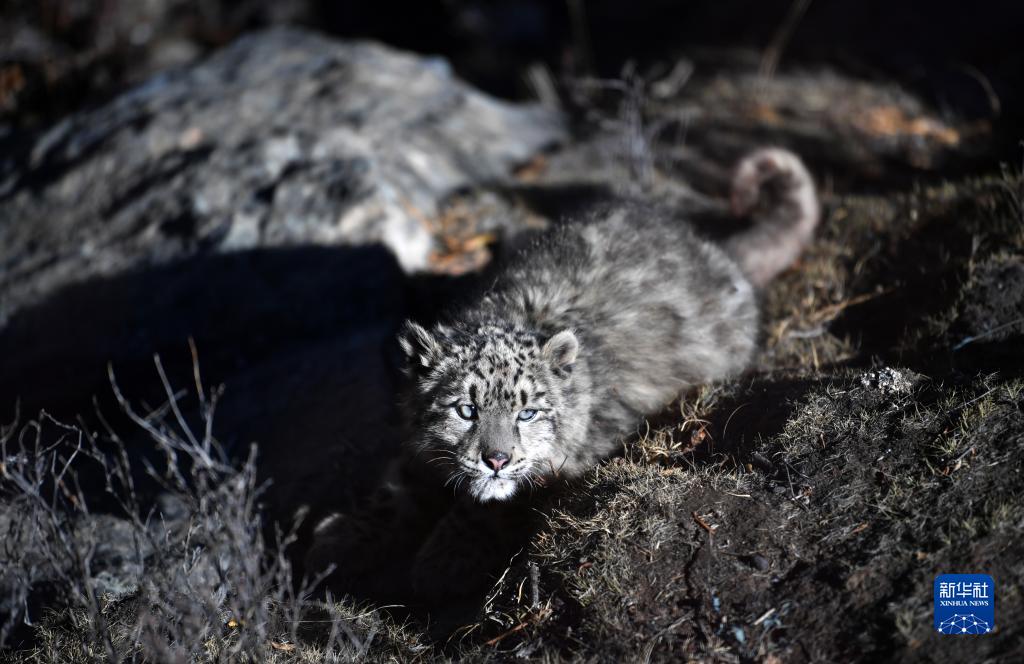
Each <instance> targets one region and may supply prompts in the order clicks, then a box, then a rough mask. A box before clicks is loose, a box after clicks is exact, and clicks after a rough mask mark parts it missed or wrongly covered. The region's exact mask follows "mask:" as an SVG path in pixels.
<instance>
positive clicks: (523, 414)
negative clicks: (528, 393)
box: [516, 408, 537, 422]
mask: <svg viewBox="0 0 1024 664" xmlns="http://www.w3.org/2000/svg"><path fill="white" fill-rule="evenodd" d="M516 417H517V418H518V419H519V421H520V422H529V421H530V420H532V419H533V418H535V417H537V411H535V410H533V409H531V408H524V409H523V410H521V411H519V415H517V416H516Z"/></svg>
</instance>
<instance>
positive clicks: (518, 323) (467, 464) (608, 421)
mask: <svg viewBox="0 0 1024 664" xmlns="http://www.w3.org/2000/svg"><path fill="white" fill-rule="evenodd" d="M733 201H734V204H735V205H736V206H737V208H738V209H739V211H750V212H752V213H753V214H754V216H755V219H754V220H755V222H758V223H755V224H754V225H753V227H752V228H751V230H750V231H747V232H746V233H744V234H741V235H740V236H737V237H734V238H732V239H731V240H729V241H728V242H727V243H725V244H724V245H722V246H718V245H715V244H712V243H710V242H708V241H705V240H703V239H701V238H700V237H698V236H697V235H696V234H695V233H694V232H693V230H692V229H691V228H690V227H689V226H688V225H687V224H685V223H683V222H681V221H680V220H678V219H676V218H674V217H673V216H672V215H670V214H666V213H665V212H663V211H659V210H656V209H654V208H651V207H648V206H643V205H637V204H628V205H618V206H614V207H609V208H605V209H602V210H599V211H597V212H595V213H593V214H591V215H590V216H589V217H587V218H585V219H582V220H579V221H576V222H572V223H565V224H562V225H559V226H557V227H555V228H554V229H552V230H551V231H549V232H547V233H546V234H544V235H543V236H541V237H540V238H539V239H537V240H536V241H535V242H534V243H533V244H532V245H531V246H530V247H528V248H527V249H525V250H524V251H523V252H522V253H521V254H520V255H519V256H517V257H516V258H515V259H514V260H513V261H512V262H511V263H510V265H508V266H507V267H506V268H505V269H504V270H502V271H501V273H500V275H499V277H498V278H497V280H496V282H495V283H494V284H493V286H492V287H491V288H490V289H489V290H488V291H487V292H486V293H484V294H483V295H482V296H481V297H480V298H479V299H478V300H477V301H476V302H475V303H474V304H472V305H471V306H468V307H466V308H464V309H463V310H461V311H459V312H457V313H456V314H455V315H454V316H452V317H451V318H450V319H449V320H446V321H443V322H442V323H440V324H438V325H435V326H434V327H433V328H431V329H429V330H428V329H425V328H423V327H421V326H419V325H417V324H415V323H408V324H407V327H406V330H405V332H404V333H403V335H402V337H401V339H400V342H401V345H402V348H403V350H404V352H405V354H406V356H407V360H408V374H409V376H410V378H411V379H412V384H413V389H412V391H411V396H410V399H409V401H408V406H407V410H408V411H409V415H410V420H411V422H410V423H411V425H412V427H411V430H412V437H411V444H412V446H413V449H414V451H415V452H416V453H417V454H418V455H419V456H420V457H421V458H423V459H425V460H427V461H429V462H430V463H432V464H433V465H435V466H436V467H439V468H440V469H442V471H443V472H444V475H445V476H446V478H447V481H448V482H450V483H452V484H453V485H455V486H456V487H457V488H460V487H464V488H466V489H467V490H468V492H469V494H470V495H472V496H473V497H475V498H476V499H478V500H480V501H489V500H504V499H508V498H510V497H511V496H512V495H513V494H515V493H516V491H517V490H518V489H519V488H520V487H523V486H525V485H529V484H536V483H545V482H547V481H549V480H550V479H551V478H552V477H553V476H564V477H573V476H576V475H579V474H580V473H581V472H583V471H584V470H585V469H587V468H589V467H591V466H592V465H594V464H595V463H596V462H597V461H598V460H600V459H602V458H604V457H606V456H607V455H609V454H610V453H612V452H614V451H615V449H616V448H617V447H618V446H619V445H620V444H621V441H622V437H623V436H624V435H628V434H630V433H631V432H633V431H635V429H636V427H637V425H638V423H639V422H640V421H641V419H642V417H643V416H644V415H647V414H650V413H652V412H655V411H657V410H658V409H660V408H662V407H663V406H664V405H665V404H666V403H668V402H669V401H671V400H672V399H673V398H674V397H675V396H676V395H678V394H679V392H680V391H682V390H685V389H687V388H689V387H691V386H694V385H699V384H702V383H708V382H712V381H717V380H721V379H724V378H728V377H730V376H733V375H736V374H737V373H739V372H741V371H742V370H743V369H744V368H745V367H746V366H747V365H748V364H749V362H750V358H751V356H752V354H753V352H754V350H755V347H756V339H757V329H758V309H757V301H756V291H755V286H760V285H763V284H764V283H766V282H767V281H768V279H770V278H771V277H772V276H774V275H775V274H776V273H777V272H779V271H780V270H781V269H783V268H784V267H785V266H786V265H788V264H790V263H791V262H792V261H793V260H794V259H795V258H796V256H797V255H798V253H799V250H800V248H802V247H803V246H804V244H805V243H806V242H807V240H808V239H809V237H810V234H811V231H812V230H813V228H814V226H815V224H816V223H817V219H818V203H817V199H816V197H815V195H814V188H813V184H812V182H811V180H810V176H809V175H808V174H807V171H806V169H804V167H803V165H802V164H801V163H800V161H799V159H797V158H796V157H795V156H794V155H792V154H790V153H788V152H785V151H782V150H777V149H770V150H762V151H759V152H756V153H754V154H753V155H751V156H750V157H748V158H747V159H745V160H744V161H743V162H741V164H740V166H739V167H738V169H737V175H736V179H735V181H734V195H733ZM530 413H535V415H534V416H533V417H530V418H529V419H526V418H525V417H524V414H525V415H526V416H529V415H530ZM467 415H471V416H467Z"/></svg>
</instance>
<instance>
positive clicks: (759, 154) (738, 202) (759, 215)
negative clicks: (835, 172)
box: [728, 147, 821, 286]
mask: <svg viewBox="0 0 1024 664" xmlns="http://www.w3.org/2000/svg"><path fill="white" fill-rule="evenodd" d="M731 204H732V210H733V212H734V213H735V214H736V215H737V216H749V217H751V218H752V219H753V221H754V226H753V227H752V228H751V229H750V230H749V231H747V232H745V233H742V234H740V235H739V236H737V237H734V238H733V239H732V240H730V242H729V243H728V247H729V249H730V250H731V253H732V254H733V255H734V257H735V258H736V260H737V261H738V262H739V264H740V267H741V268H743V270H744V272H746V273H747V275H748V277H749V278H750V279H751V281H753V282H754V284H755V285H757V286H764V285H765V284H767V283H768V282H769V281H770V280H771V279H772V278H773V277H774V276H775V275H777V274H778V273H779V272H782V271H783V270H785V269H786V268H787V267H789V266H790V265H791V264H792V263H793V262H794V261H796V259H797V258H798V257H799V255H800V252H801V251H802V250H803V248H804V246H805V245H806V244H807V243H808V242H809V241H810V239H811V236H812V235H813V233H814V229H815V227H816V226H817V225H818V221H819V219H820V216H821V211H820V205H819V203H818V194H817V192H816V190H815V186H814V179H813V178H812V177H811V174H810V173H809V172H808V170H807V167H806V166H804V163H803V161H801V159H800V158H799V157H798V156H796V155H795V154H793V153H792V152H790V151H789V150H785V149H783V148H776V147H769V148H761V149H758V150H755V151H754V152H752V153H750V154H749V155H747V156H746V157H744V158H743V159H741V160H740V162H739V164H737V166H736V170H735V172H734V174H733V179H732V195H731Z"/></svg>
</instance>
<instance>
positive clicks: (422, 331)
mask: <svg viewBox="0 0 1024 664" xmlns="http://www.w3.org/2000/svg"><path fill="white" fill-rule="evenodd" d="M398 345H399V346H401V347H402V352H403V353H404V354H405V359H406V362H407V363H408V366H409V369H410V370H411V371H412V372H414V373H420V372H422V371H424V370H426V369H429V368H430V367H432V366H433V365H434V363H435V362H436V361H437V360H438V359H439V358H440V357H441V345H440V344H439V343H437V339H435V338H434V335H432V334H430V332H428V331H427V330H426V328H424V327H423V326H421V325H417V324H416V323H413V322H412V321H407V322H406V323H405V329H404V330H402V333H401V334H399V335H398Z"/></svg>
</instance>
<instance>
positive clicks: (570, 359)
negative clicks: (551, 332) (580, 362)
mask: <svg viewBox="0 0 1024 664" xmlns="http://www.w3.org/2000/svg"><path fill="white" fill-rule="evenodd" d="M579 350H580V342H579V341H578V340H577V339H576V335H575V334H573V331H572V330H562V331H561V332H559V333H558V334H556V335H555V336H553V337H551V338H550V339H548V340H547V343H545V344H544V348H543V349H542V350H541V352H542V353H543V354H544V358H545V359H546V360H547V361H548V362H549V363H550V364H551V367H552V368H553V369H554V370H555V371H556V372H558V373H564V374H569V373H572V365H573V363H574V362H575V361H576V355H577V353H579Z"/></svg>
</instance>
